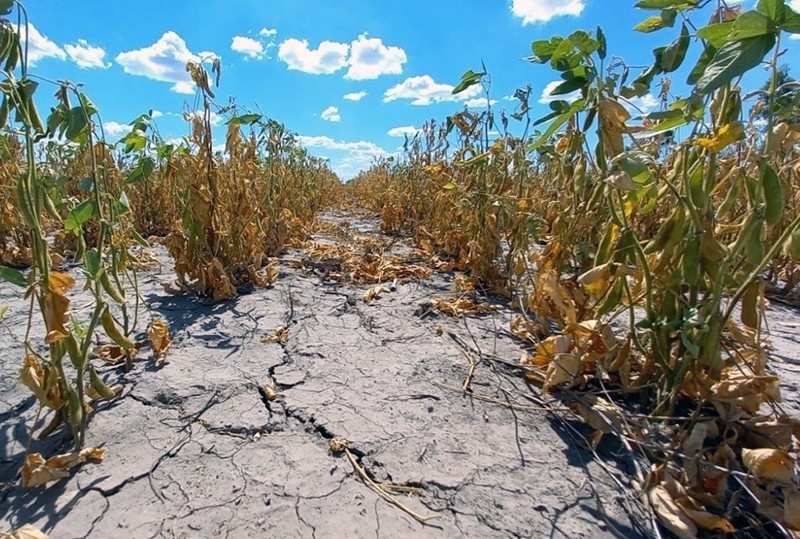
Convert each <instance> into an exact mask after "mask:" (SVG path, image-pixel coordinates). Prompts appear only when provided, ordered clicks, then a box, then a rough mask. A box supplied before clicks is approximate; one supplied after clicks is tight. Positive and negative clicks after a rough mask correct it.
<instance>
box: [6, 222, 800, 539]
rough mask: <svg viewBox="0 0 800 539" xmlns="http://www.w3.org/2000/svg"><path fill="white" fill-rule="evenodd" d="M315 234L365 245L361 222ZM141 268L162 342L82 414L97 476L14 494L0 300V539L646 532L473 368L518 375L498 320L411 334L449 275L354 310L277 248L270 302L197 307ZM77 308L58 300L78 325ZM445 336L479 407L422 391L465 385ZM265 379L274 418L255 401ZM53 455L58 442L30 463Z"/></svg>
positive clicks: (793, 363)
mask: <svg viewBox="0 0 800 539" xmlns="http://www.w3.org/2000/svg"><path fill="white" fill-rule="evenodd" d="M324 218H325V219H327V220H328V221H331V222H334V223H339V224H344V223H350V230H351V231H352V232H353V233H355V234H358V235H361V236H365V235H378V234H379V232H378V229H377V224H378V223H377V221H375V220H371V219H367V218H363V217H355V216H352V215H346V214H327V215H326V216H325V217H324ZM316 241H333V240H332V239H331V238H324V237H320V238H316ZM400 248H402V245H401V246H400ZM155 252H156V254H157V256H158V258H159V259H160V260H161V261H162V263H163V264H162V266H161V267H159V268H156V269H151V270H146V271H143V272H141V273H140V288H141V292H142V296H143V298H144V299H145V301H146V304H147V307H148V308H149V310H150V312H149V313H148V314H146V315H145V317H149V316H153V317H161V318H164V319H166V320H167V321H168V322H169V324H170V329H171V332H172V335H173V338H174V344H173V346H172V348H171V349H170V354H169V357H168V361H167V363H166V364H165V365H164V366H163V367H162V368H159V369H156V368H153V367H152V366H151V364H150V363H147V362H141V363H136V364H135V367H134V369H133V370H132V371H131V372H128V373H125V372H123V371H122V369H106V370H105V372H104V374H103V375H104V377H106V379H107V380H108V381H109V382H117V381H118V382H119V383H122V384H123V385H124V391H123V393H122V395H121V396H120V397H119V398H117V399H116V400H114V401H112V402H110V403H106V404H104V405H102V406H100V407H99V408H100V409H99V410H98V412H97V413H96V414H95V415H93V417H92V420H91V423H90V426H89V429H88V431H87V445H89V446H103V447H105V449H106V457H105V459H104V460H103V461H102V462H100V463H97V464H86V465H84V466H83V467H81V468H80V469H78V470H77V472H75V473H74V474H73V475H72V476H71V477H70V478H68V479H64V480H62V481H59V482H57V483H53V484H51V485H50V486H49V487H48V488H46V489H45V488H38V489H33V490H23V489H22V488H21V487H20V486H19V475H18V473H19V469H20V465H21V462H22V459H23V455H24V450H25V444H26V441H27V438H28V434H29V429H30V427H31V425H32V424H33V421H34V418H35V416H36V411H37V405H36V402H35V399H34V398H33V396H32V395H31V394H30V393H29V392H28V391H27V389H25V388H24V387H22V386H21V385H20V384H19V383H18V382H17V374H18V370H19V368H20V366H21V363H22V347H21V344H20V341H21V339H22V338H23V336H24V331H25V321H26V307H27V304H26V303H25V302H24V301H22V300H21V298H20V297H19V291H18V289H15V288H12V287H11V286H9V285H7V284H3V283H0V305H6V306H8V307H9V308H10V310H9V312H8V313H7V314H6V316H5V318H4V321H3V327H0V350H1V351H0V531H2V530H9V529H15V528H17V527H19V526H21V525H23V524H32V525H34V526H36V527H38V528H40V529H41V530H42V531H44V532H46V533H48V534H49V535H50V536H51V537H55V538H72V537H112V536H117V537H215V538H217V537H249V536H265V532H266V533H267V534H271V533H274V534H276V536H280V537H317V538H323V537H337V538H338V537H379V538H380V537H408V536H414V537H454V536H472V537H481V538H484V537H570V538H573V537H604V536H620V535H621V536H626V537H638V536H641V535H643V534H646V533H647V529H648V528H649V527H650V525H651V517H650V515H648V514H647V512H646V511H645V510H644V509H643V508H642V506H641V504H639V503H638V502H637V500H636V499H635V494H634V492H633V490H632V489H630V488H629V487H630V485H629V481H630V475H631V473H632V468H631V466H630V463H629V462H627V461H626V459H625V456H624V455H621V452H619V451H618V448H616V447H615V445H614V443H613V441H607V442H604V443H602V444H601V446H600V451H599V453H600V454H599V458H595V457H594V456H593V455H592V453H591V452H589V451H588V450H586V449H585V448H584V447H583V445H582V444H581V442H580V436H579V435H578V434H577V433H580V432H585V430H582V427H581V426H580V425H578V424H577V423H574V424H573V423H570V422H569V421H567V420H565V419H564V415H563V414H551V413H547V412H545V411H542V410H539V409H538V408H537V406H536V405H535V404H534V403H533V402H531V401H529V400H527V399H526V396H531V395H537V394H538V390H537V389H536V388H534V387H529V386H528V385H526V384H525V382H524V379H523V377H522V376H520V373H519V372H518V371H517V370H516V369H514V368H513V367H511V366H509V365H505V364H503V363H498V362H496V361H490V360H488V359H486V358H485V357H484V356H489V355H495V356H499V357H504V358H507V359H509V360H510V361H512V362H514V361H516V360H517V359H518V358H519V356H520V351H521V350H520V345H519V343H518V342H516V341H515V340H514V339H513V337H512V336H511V335H510V334H509V333H508V332H507V328H508V326H509V320H510V317H511V312H510V311H509V310H508V309H506V308H504V307H502V305H501V306H500V308H499V310H498V311H497V312H496V313H494V314H491V315H484V316H481V317H465V318H461V319H460V320H455V319H452V318H449V317H446V316H444V315H436V314H433V313H430V314H428V315H426V316H420V314H424V312H422V311H424V309H420V305H421V304H423V305H424V304H425V303H426V302H427V301H429V300H430V299H431V298H436V297H448V296H449V295H450V294H451V293H452V292H451V291H452V283H451V280H452V275H448V274H437V273H434V274H433V275H432V276H431V277H430V278H427V279H424V280H419V281H413V282H410V283H407V284H401V285H399V286H398V287H397V289H396V290H395V291H393V292H391V293H386V294H383V295H382V296H381V297H380V298H379V299H376V300H374V301H373V302H371V303H369V304H367V303H365V302H364V301H363V300H362V299H361V297H362V295H363V293H364V292H365V291H366V290H367V288H368V286H348V285H341V286H336V285H333V284H330V283H327V282H325V281H324V280H323V279H322V278H321V277H320V275H318V274H316V273H314V272H312V271H308V270H307V269H303V268H296V267H295V266H296V264H292V263H291V261H297V260H300V259H302V258H303V256H304V253H303V252H301V251H300V250H296V249H295V250H290V251H289V252H288V253H286V254H285V255H284V256H282V257H281V259H280V272H281V277H280V279H279V280H278V282H277V283H276V284H275V286H274V287H271V288H266V289H258V290H255V291H252V292H251V293H248V294H243V295H241V296H239V297H238V298H237V299H236V300H233V301H230V302H227V303H223V304H218V305H213V306H212V305H205V304H203V303H202V302H200V301H198V300H196V299H193V298H191V297H186V296H170V295H168V294H166V293H165V292H164V290H163V284H164V283H169V282H170V281H172V280H173V272H172V266H171V264H170V261H169V259H168V258H167V257H166V256H165V255H164V253H161V252H160V251H158V250H155ZM72 271H73V272H74V273H75V274H76V276H77V277H78V280H79V281H80V276H79V275H78V271H77V270H72ZM81 298H83V300H84V301H81ZM87 299H88V298H87V297H86V296H81V295H78V296H77V297H76V298H73V311H75V314H77V315H78V316H81V314H82V313H81V304H82V303H83V305H86V304H87V303H88V301H86V300H87ZM83 314H85V313H83ZM769 320H770V323H771V327H770V331H771V333H772V340H773V343H774V345H775V353H774V356H773V359H774V367H775V369H776V370H777V371H779V373H780V374H781V375H782V376H783V377H784V380H785V381H784V399H785V401H786V402H785V405H786V406H787V408H789V409H790V410H792V411H794V412H795V413H796V412H797V411H798V410H800V402H798V399H797V384H798V383H799V382H798V381H799V380H800V355H799V354H798V340H797V337H796V330H797V327H798V326H800V318H798V317H797V315H796V313H795V312H794V311H792V310H789V309H788V308H784V307H782V306H780V305H774V306H773V307H772V312H771V313H770V318H769ZM145 322H146V320H145ZM439 325H441V326H442V328H443V330H444V332H443V334H442V335H438V334H437V326H439ZM279 326H288V327H289V332H290V336H289V340H288V341H287V342H285V343H283V344H281V343H263V342H261V337H262V336H264V335H266V334H269V333H270V331H272V330H273V329H275V328H276V327H279ZM34 331H35V333H34V335H40V334H42V332H41V327H39V326H37V327H35V328H34ZM37 331H38V333H36V332H37ZM451 333H452V334H453V335H455V336H457V338H460V340H461V341H462V342H463V343H467V345H468V346H469V347H470V348H471V349H472V351H473V353H474V355H475V356H476V357H477V358H479V359H480V358H483V359H480V360H479V362H478V365H477V369H476V371H475V376H474V379H473V381H472V391H473V392H474V393H475V395H477V396H488V397H491V398H493V399H496V401H497V402H487V401H484V400H479V399H478V398H476V397H475V396H470V395H467V396H464V395H462V394H461V393H459V392H457V391H452V390H450V389H447V388H445V387H442V386H441V385H437V384H445V385H450V386H455V387H459V386H461V384H462V383H463V381H464V379H465V376H466V373H467V370H468V362H467V359H466V358H465V355H464V354H463V351H462V348H461V346H460V345H459V344H457V339H454V338H453V337H451V336H450V334H451ZM270 379H273V380H274V382H275V389H276V390H277V392H278V394H279V395H278V397H277V398H276V399H275V400H274V401H269V400H267V399H265V398H263V396H262V393H261V392H260V391H259V386H261V385H262V384H264V383H266V382H268V381H269V380H270ZM498 402H499V403H503V402H506V403H509V402H510V403H516V406H512V407H509V406H503V405H502V404H499V403H498ZM47 419H48V418H40V421H39V424H38V425H37V427H39V428H41V426H42V425H43V424H44V423H45V421H46V420H47ZM339 436H341V437H344V438H346V439H347V440H349V442H350V449H351V452H352V453H353V455H354V456H355V457H356V458H357V460H358V462H359V464H360V465H361V466H363V468H364V469H366V470H367V471H368V472H369V473H370V474H371V475H372V476H373V477H374V478H375V479H376V480H379V481H391V482H394V483H402V484H407V485H413V486H416V487H419V488H420V489H421V495H419V494H398V498H399V499H400V501H401V502H402V503H403V504H405V505H407V506H408V507H409V508H410V509H412V510H414V511H416V512H417V513H420V514H422V515H430V514H436V515H438V518H436V519H435V520H431V521H429V522H428V523H427V524H424V525H423V524H421V523H419V522H417V521H416V520H414V519H413V518H412V517H411V516H410V515H409V514H407V513H406V512H404V511H402V510H401V509H400V508H398V507H396V506H395V505H393V504H391V503H389V502H388V501H387V500H385V499H383V498H381V497H380V496H379V495H378V494H377V493H376V492H375V491H374V490H372V489H371V488H370V487H369V486H368V485H367V484H365V483H364V482H362V481H359V480H358V478H357V476H356V474H355V473H354V469H353V466H352V465H351V462H350V461H349V460H348V458H347V457H346V456H345V455H344V454H332V453H331V452H330V451H329V443H330V440H331V439H332V438H333V437H339ZM67 448H68V445H67V443H66V441H65V439H64V437H63V434H57V435H54V436H53V437H51V439H48V440H46V441H44V442H39V441H35V442H34V444H33V448H32V449H33V450H34V451H41V452H42V453H43V454H45V455H52V454H54V453H56V452H59V451H63V450H65V449H67Z"/></svg>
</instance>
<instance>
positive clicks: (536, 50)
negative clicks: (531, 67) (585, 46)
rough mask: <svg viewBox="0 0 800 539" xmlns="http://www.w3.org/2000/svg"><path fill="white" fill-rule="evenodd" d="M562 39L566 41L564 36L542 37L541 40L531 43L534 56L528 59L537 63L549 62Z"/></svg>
mask: <svg viewBox="0 0 800 539" xmlns="http://www.w3.org/2000/svg"><path fill="white" fill-rule="evenodd" d="M562 41H564V38H563V37H554V38H552V39H550V40H547V39H541V40H539V41H534V42H533V43H531V52H533V56H532V57H530V58H528V60H529V61H531V62H533V63H535V64H544V63H545V62H549V61H550V58H552V57H553V53H554V52H556V49H557V48H558V46H559V44H561V42H562Z"/></svg>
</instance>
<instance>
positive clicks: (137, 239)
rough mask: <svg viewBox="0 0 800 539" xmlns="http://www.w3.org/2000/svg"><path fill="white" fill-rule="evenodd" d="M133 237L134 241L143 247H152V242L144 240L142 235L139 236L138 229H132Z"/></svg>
mask: <svg viewBox="0 0 800 539" xmlns="http://www.w3.org/2000/svg"><path fill="white" fill-rule="evenodd" d="M131 236H133V239H134V241H135V242H136V243H138V244H139V245H141V246H142V247H150V242H148V241H147V240H146V239H144V237H142V235H141V234H139V233H138V232H137V231H136V229H133V228H132V229H131Z"/></svg>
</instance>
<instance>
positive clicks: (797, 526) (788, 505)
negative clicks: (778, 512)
mask: <svg viewBox="0 0 800 539" xmlns="http://www.w3.org/2000/svg"><path fill="white" fill-rule="evenodd" d="M783 521H784V523H785V524H786V525H787V526H789V527H790V528H791V529H793V530H800V492H798V490H797V489H796V488H793V489H791V490H790V491H789V492H787V493H786V501H785V502H784V506H783Z"/></svg>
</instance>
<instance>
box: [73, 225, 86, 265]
mask: <svg viewBox="0 0 800 539" xmlns="http://www.w3.org/2000/svg"><path fill="white" fill-rule="evenodd" d="M76 235H77V238H78V239H77V241H76V242H75V255H74V256H73V261H74V262H79V261H81V260H83V255H84V253H85V252H86V240H85V239H84V237H83V232H82V231H80V230H78V232H77V234H76Z"/></svg>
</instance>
